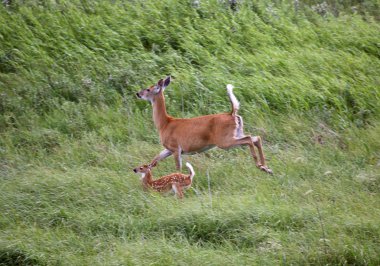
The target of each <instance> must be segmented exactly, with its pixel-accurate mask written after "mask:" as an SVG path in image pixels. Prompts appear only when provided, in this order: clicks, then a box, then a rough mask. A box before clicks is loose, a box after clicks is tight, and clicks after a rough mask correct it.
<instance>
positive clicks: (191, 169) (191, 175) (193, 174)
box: [186, 163, 195, 181]
mask: <svg viewBox="0 0 380 266" xmlns="http://www.w3.org/2000/svg"><path fill="white" fill-rule="evenodd" d="M186 166H187V168H189V171H190V179H191V181H193V177H194V176H195V172H194V169H193V167H192V166H191V164H190V163H186Z"/></svg>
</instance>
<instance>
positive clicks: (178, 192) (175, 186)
mask: <svg viewBox="0 0 380 266" xmlns="http://www.w3.org/2000/svg"><path fill="white" fill-rule="evenodd" d="M172 189H173V190H174V193H175V195H176V196H177V197H178V198H180V199H182V198H183V191H182V187H181V185H180V184H178V183H174V184H173V185H172Z"/></svg>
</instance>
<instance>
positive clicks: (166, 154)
mask: <svg viewBox="0 0 380 266" xmlns="http://www.w3.org/2000/svg"><path fill="white" fill-rule="evenodd" d="M172 154H173V152H172V151H170V150H168V149H165V150H163V151H162V152H160V154H159V155H157V156H156V157H154V159H153V161H152V162H151V163H150V165H151V166H153V167H154V166H156V164H157V162H159V161H161V160H163V159H165V158H167V157H169V156H170V155H172Z"/></svg>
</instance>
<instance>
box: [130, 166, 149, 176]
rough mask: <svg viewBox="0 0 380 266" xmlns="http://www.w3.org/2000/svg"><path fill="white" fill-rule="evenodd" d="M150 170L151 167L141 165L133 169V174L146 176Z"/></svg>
mask: <svg viewBox="0 0 380 266" xmlns="http://www.w3.org/2000/svg"><path fill="white" fill-rule="evenodd" d="M151 169H152V166H151V165H146V164H144V165H141V166H139V167H136V168H135V169H133V172H135V173H136V174H146V173H148V172H149V171H150V170H151Z"/></svg>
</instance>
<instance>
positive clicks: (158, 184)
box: [133, 163, 195, 199]
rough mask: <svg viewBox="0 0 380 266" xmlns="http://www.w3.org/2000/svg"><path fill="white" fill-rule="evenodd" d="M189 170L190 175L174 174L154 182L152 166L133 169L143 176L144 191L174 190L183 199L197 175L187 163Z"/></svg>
mask: <svg viewBox="0 0 380 266" xmlns="http://www.w3.org/2000/svg"><path fill="white" fill-rule="evenodd" d="M186 166H187V168H188V169H189V174H188V175H185V174H182V173H173V174H170V175H166V176H163V177H161V178H159V179H156V180H153V176H152V172H151V170H152V167H153V166H152V165H142V166H140V167H137V168H135V169H133V171H134V172H135V173H139V174H141V181H142V184H143V187H144V189H148V188H152V189H153V190H155V191H157V192H169V191H170V190H173V191H174V193H175V195H177V197H178V198H180V199H181V198H183V189H187V188H189V187H191V184H192V182H193V177H194V175H195V172H194V169H193V167H192V166H191V164H190V163H186Z"/></svg>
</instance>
